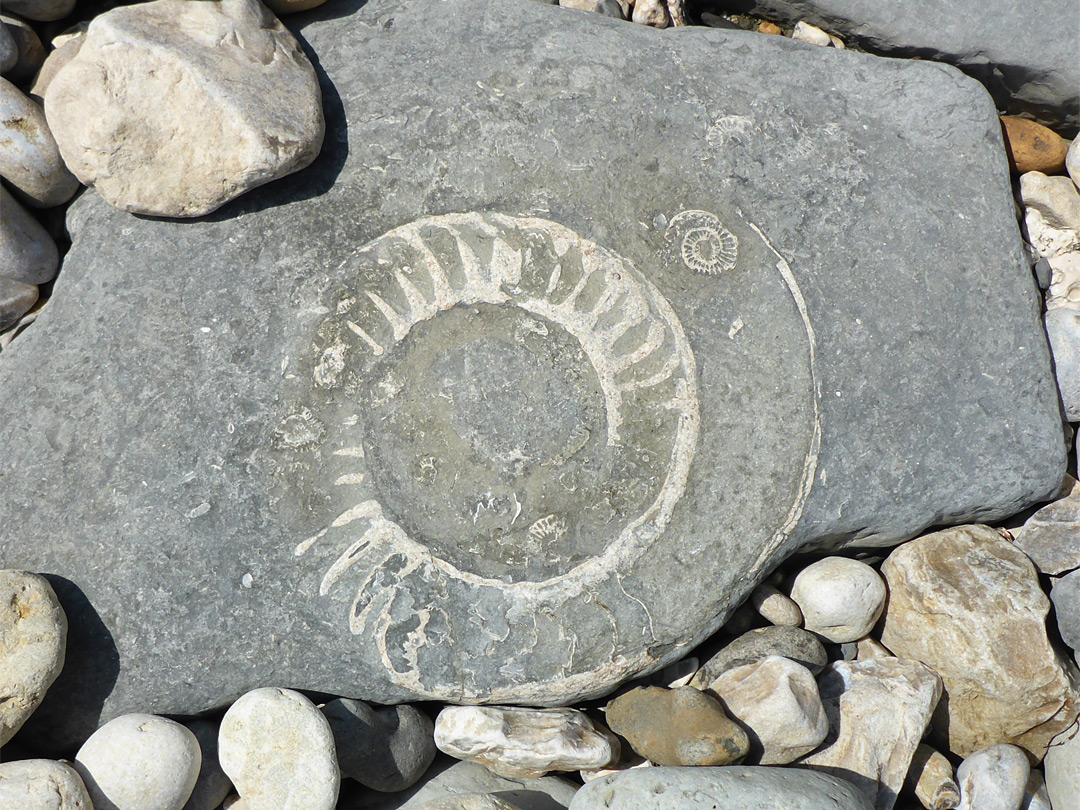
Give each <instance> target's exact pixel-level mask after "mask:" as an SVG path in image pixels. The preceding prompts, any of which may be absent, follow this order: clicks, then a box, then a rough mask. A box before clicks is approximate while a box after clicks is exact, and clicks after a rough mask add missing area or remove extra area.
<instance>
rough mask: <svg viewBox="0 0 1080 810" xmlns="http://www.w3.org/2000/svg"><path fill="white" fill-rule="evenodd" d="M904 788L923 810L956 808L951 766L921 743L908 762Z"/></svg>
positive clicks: (957, 792)
mask: <svg viewBox="0 0 1080 810" xmlns="http://www.w3.org/2000/svg"><path fill="white" fill-rule="evenodd" d="M905 787H906V788H908V789H909V790H911V791H913V792H914V793H915V797H916V798H917V799H918V800H919V802H920V803H921V804H922V806H923V807H925V808H926V810H952V808H954V807H956V806H957V805H958V804H960V786H959V785H957V784H956V780H955V779H954V778H953V766H952V763H951V762H949V760H948V758H947V757H946V756H945V755H944V754H942V753H941V752H940V751H935V750H934V749H933V748H931V747H930V746H929V745H925V744H923V743H919V747H918V748H917V749H915V755H914V756H913V757H912V758H911V767H909V768H908V775H907V779H906V780H905Z"/></svg>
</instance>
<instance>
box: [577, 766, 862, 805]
mask: <svg viewBox="0 0 1080 810" xmlns="http://www.w3.org/2000/svg"><path fill="white" fill-rule="evenodd" d="M721 807H722V808H723V810H870V808H872V807H873V804H871V803H870V801H869V800H868V799H867V798H866V797H864V796H863V795H862V794H861V793H860V792H859V790H858V789H857V788H856V787H855V786H854V785H852V784H851V783H849V782H847V781H845V780H843V779H841V778H839V777H836V776H830V775H827V774H823V773H814V772H812V771H800V770H796V769H794V768H773V767H768V766H747V765H727V766H724V767H720V768H640V769H635V770H629V771H623V772H622V773H620V774H615V775H614V776H605V777H603V778H601V779H597V780H596V781H594V782H589V783H588V784H587V785H585V787H583V788H582V789H581V790H579V791H578V792H577V795H575V796H574V801H572V802H571V803H570V810H674V808H678V810H716V808H721Z"/></svg>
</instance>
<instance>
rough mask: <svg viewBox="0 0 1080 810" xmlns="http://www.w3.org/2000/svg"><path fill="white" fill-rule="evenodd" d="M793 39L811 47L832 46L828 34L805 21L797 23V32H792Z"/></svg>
mask: <svg viewBox="0 0 1080 810" xmlns="http://www.w3.org/2000/svg"><path fill="white" fill-rule="evenodd" d="M791 38H792V39H794V40H797V41H799V42H806V43H808V44H810V45H820V46H821V47H828V46H829V45H831V44H832V41H831V40H830V38H829V35H828V34H827V33H825V32H824V31H822V30H821V29H820V28H818V27H817V26H816V25H811V24H810V23H808V22H805V21H804V20H799V22H797V23H795V30H793V31H792V32H791Z"/></svg>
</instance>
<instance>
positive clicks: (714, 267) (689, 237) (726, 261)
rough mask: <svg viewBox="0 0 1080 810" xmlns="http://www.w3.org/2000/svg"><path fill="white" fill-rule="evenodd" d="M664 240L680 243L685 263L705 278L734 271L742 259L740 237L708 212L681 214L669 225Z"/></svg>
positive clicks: (683, 212)
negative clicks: (740, 258) (740, 255)
mask: <svg viewBox="0 0 1080 810" xmlns="http://www.w3.org/2000/svg"><path fill="white" fill-rule="evenodd" d="M664 239H665V240H667V241H668V242H669V243H671V242H674V241H676V240H678V241H679V245H678V248H677V250H678V253H679V257H680V258H681V259H682V262H683V264H685V265H686V266H687V267H689V268H690V269H691V270H693V271H694V272H695V273H700V274H702V275H705V276H716V275H719V274H720V273H723V272H726V271H728V270H732V269H734V267H735V264H736V263H737V262H738V259H739V240H738V238H737V237H736V236H735V234H733V233H732V232H731V231H729V230H728V229H727V228H726V227H724V224H723V223H722V222H721V221H720V218H719V217H717V216H716V215H715V214H710V213H709V212H708V211H698V210H689V211H680V212H679V213H678V214H676V215H675V216H674V217H672V218H671V222H670V223H668V226H667V228H666V229H665V230H664Z"/></svg>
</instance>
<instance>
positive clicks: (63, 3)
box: [4, 0, 75, 22]
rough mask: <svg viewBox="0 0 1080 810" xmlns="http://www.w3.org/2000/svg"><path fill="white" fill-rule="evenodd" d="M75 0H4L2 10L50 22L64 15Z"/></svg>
mask: <svg viewBox="0 0 1080 810" xmlns="http://www.w3.org/2000/svg"><path fill="white" fill-rule="evenodd" d="M73 8H75V0H4V10H5V11H7V12H9V13H11V14H18V15H19V16H20V17H25V18H26V19H28V20H37V21H38V22H51V21H52V20H59V19H62V18H63V17H66V16H67V15H68V14H70V13H71V10H72V9H73Z"/></svg>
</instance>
